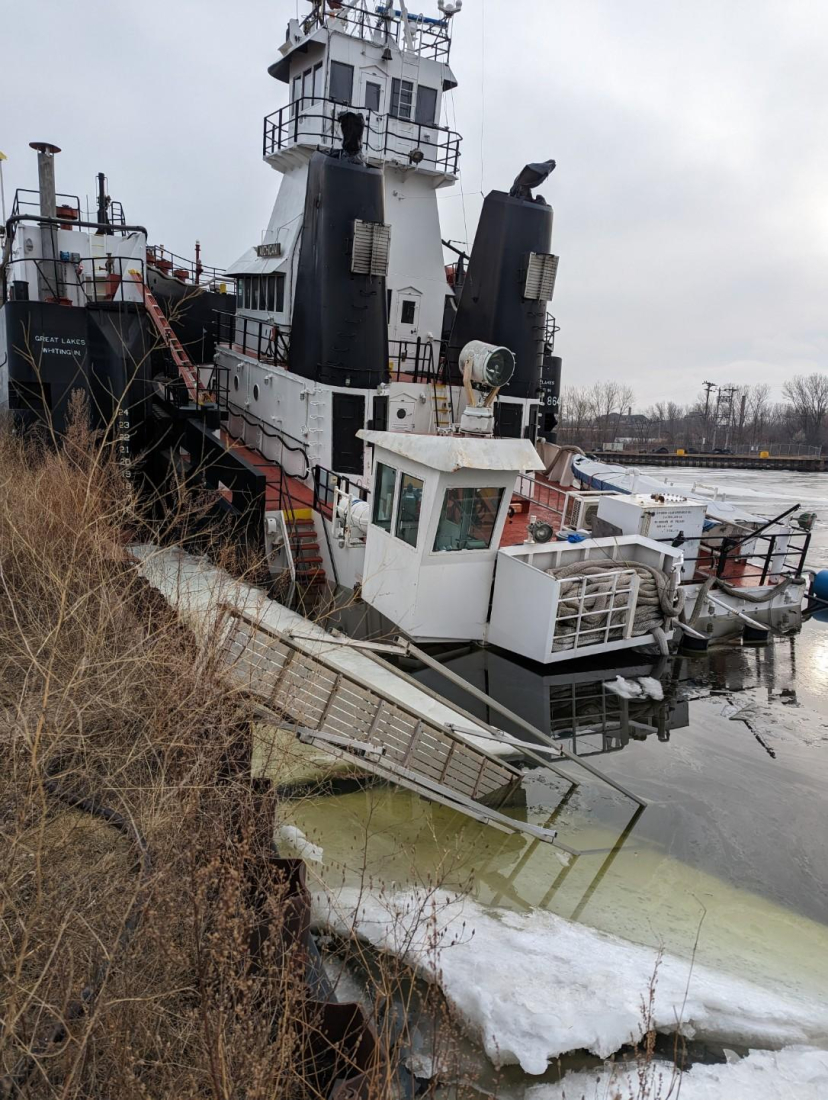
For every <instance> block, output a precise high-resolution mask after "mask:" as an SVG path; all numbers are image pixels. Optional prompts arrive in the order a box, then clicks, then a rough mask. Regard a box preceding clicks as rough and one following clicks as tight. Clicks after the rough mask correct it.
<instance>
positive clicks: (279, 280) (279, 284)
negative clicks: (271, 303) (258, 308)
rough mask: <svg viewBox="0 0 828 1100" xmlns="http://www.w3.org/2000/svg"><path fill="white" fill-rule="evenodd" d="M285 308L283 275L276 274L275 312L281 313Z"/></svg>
mask: <svg viewBox="0 0 828 1100" xmlns="http://www.w3.org/2000/svg"><path fill="white" fill-rule="evenodd" d="M284 309H285V277H284V275H277V276H276V312H277V313H283V312H284Z"/></svg>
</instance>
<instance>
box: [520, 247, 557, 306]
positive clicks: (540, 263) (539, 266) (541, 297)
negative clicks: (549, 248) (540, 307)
mask: <svg viewBox="0 0 828 1100" xmlns="http://www.w3.org/2000/svg"><path fill="white" fill-rule="evenodd" d="M557 273H558V257H557V256H552V255H551V254H549V253H543V252H530V253H529V266H528V267H527V269H526V286H525V287H524V288H523V297H524V298H531V299H532V300H533V301H537V302H548V301H549V299H550V298H551V297H552V295H553V294H554V292H555V276H556V275H557Z"/></svg>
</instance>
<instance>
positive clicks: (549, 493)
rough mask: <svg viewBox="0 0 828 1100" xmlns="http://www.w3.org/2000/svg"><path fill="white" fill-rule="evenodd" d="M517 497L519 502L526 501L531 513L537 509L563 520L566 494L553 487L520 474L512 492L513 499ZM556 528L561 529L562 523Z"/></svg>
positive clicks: (529, 475)
mask: <svg viewBox="0 0 828 1100" xmlns="http://www.w3.org/2000/svg"><path fill="white" fill-rule="evenodd" d="M515 497H517V498H518V500H521V501H526V502H527V503H528V505H529V511H530V512H531V511H532V510H533V509H536V510H538V511H541V512H543V513H551V515H552V516H557V517H558V519H559V520H562V519H563V515H564V512H563V505H564V501H565V500H566V494H565V493H562V492H561V491H560V489H556V488H555V487H554V486H553V485H549V484H548V483H546V482H544V481H540V480H539V479H538V478H536V477H532V475H531V474H518V476H517V481H516V482H515V488H514V490H513V491H512V498H513V499H514V498H515ZM545 522H548V520H545ZM555 526H556V528H557V527H559V526H560V523H557V524H555Z"/></svg>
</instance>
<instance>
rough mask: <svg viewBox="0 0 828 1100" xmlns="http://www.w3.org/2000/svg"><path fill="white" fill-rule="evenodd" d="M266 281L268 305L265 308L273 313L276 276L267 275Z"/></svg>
mask: <svg viewBox="0 0 828 1100" xmlns="http://www.w3.org/2000/svg"><path fill="white" fill-rule="evenodd" d="M265 282H266V283H267V305H266V306H265V309H267V311H268V312H269V313H272V312H273V304H274V301H275V298H276V276H275V275H266V276H265Z"/></svg>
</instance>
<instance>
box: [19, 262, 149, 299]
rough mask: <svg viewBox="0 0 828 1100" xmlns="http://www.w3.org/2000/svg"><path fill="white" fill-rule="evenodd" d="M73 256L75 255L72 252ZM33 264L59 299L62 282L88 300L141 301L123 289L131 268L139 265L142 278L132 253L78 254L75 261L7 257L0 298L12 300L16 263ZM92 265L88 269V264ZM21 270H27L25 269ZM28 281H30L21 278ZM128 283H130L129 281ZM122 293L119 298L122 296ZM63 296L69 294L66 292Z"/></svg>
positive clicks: (141, 268)
mask: <svg viewBox="0 0 828 1100" xmlns="http://www.w3.org/2000/svg"><path fill="white" fill-rule="evenodd" d="M73 255H74V254H73ZM23 264H31V265H33V266H34V268H35V269H36V271H37V272H38V274H39V275H40V276H41V277H42V278H43V280H44V282H45V284H46V286H47V287H48V288H49V289H50V291H51V292H52V295H53V297H54V299H55V300H57V299H58V297H59V295H58V290H59V284H63V289H64V290H67V289H75V290H78V291H80V293H81V295H82V296H83V300H84V301H85V302H112V301H136V302H137V301H140V299H139V298H135V299H130V298H126V297H125V296H124V294H123V292H122V291H121V288H122V286H123V285H125V284H124V279H125V276H126V275H127V274H128V272H129V270H130V269H132V268H136V269H138V268H140V271H141V276H142V279H143V272H144V267H143V264H142V263H141V261H140V260H136V259H134V258H133V257H130V256H116V255H109V256H80V255H79V256H78V259H76V260H61V259H60V258H58V259H56V260H53V259H51V258H49V259H45V258H44V257H42V256H18V257H17V258H16V259H14V260H11V259H10V260H8V261H7V262H6V263H5V264H4V265H3V269H2V270H3V284H2V297H0V300H2V301H7V300H9V286H10V285H11V284H14V283H15V282H16V281H17V280H15V279H13V278H11V277H10V276H12V275H13V274H14V270H15V265H23ZM87 264H88V265H90V266H89V268H87V267H86V266H85V265H87ZM56 268H59V269H60V278H59V279H58V277H57V274H56ZM22 270H24V271H25V268H23V269H22ZM21 281H25V282H28V280H21ZM126 285H129V281H127V283H126ZM119 292H121V293H120V297H119ZM61 297H66V295H65V294H63V295H61Z"/></svg>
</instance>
